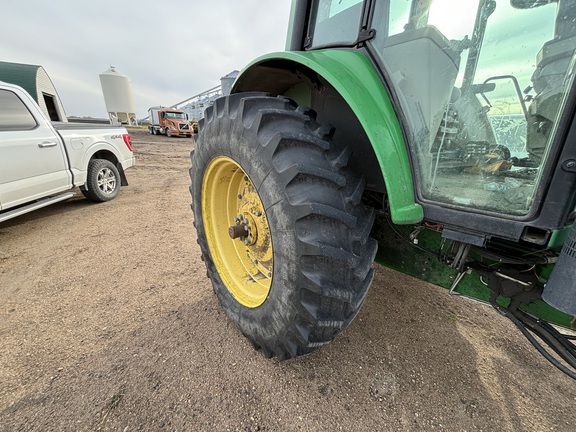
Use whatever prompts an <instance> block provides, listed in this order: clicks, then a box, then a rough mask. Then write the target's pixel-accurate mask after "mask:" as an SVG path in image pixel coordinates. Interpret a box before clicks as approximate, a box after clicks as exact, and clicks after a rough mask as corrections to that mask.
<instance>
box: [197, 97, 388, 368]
mask: <svg viewBox="0 0 576 432" xmlns="http://www.w3.org/2000/svg"><path fill="white" fill-rule="evenodd" d="M315 117H316V116H315V113H314V112H313V111H311V110H309V109H306V108H301V107H300V108H299V107H297V106H295V104H294V103H293V102H292V101H290V100H289V99H286V98H283V97H278V98H274V97H269V96H267V95H265V94H260V93H240V94H234V95H231V96H227V97H224V98H220V99H218V100H217V101H216V102H215V103H214V105H213V106H212V107H210V108H208V109H207V110H206V113H205V118H204V119H203V120H201V121H200V125H199V126H200V127H199V129H200V131H199V138H198V142H197V144H196V150H194V151H193V152H192V154H191V159H192V168H191V169H190V177H191V187H190V192H191V195H192V209H193V211H194V217H195V226H196V230H197V234H198V243H199V245H200V248H201V251H202V256H203V259H204V261H205V264H206V267H207V270H208V276H209V277H210V279H211V281H212V285H213V288H214V291H215V293H216V295H217V297H218V299H219V301H220V303H221V305H222V307H223V309H224V310H225V312H226V314H227V315H228V317H229V319H230V320H231V321H232V322H233V323H234V324H235V325H236V326H237V327H238V328H239V329H240V331H241V332H242V333H243V334H244V335H245V336H246V337H247V338H248V339H249V340H250V341H251V342H252V344H253V345H254V347H255V348H256V349H259V348H260V349H262V351H263V352H264V353H265V355H266V356H267V357H272V356H273V355H277V356H278V357H279V358H280V359H287V358H291V357H295V356H299V355H303V354H307V353H310V352H312V351H314V350H315V349H317V348H318V347H320V346H322V345H324V344H326V343H328V342H330V341H331V340H332V339H334V337H335V336H336V335H337V334H338V333H340V332H341V331H342V330H344V329H345V328H346V327H347V326H348V324H350V322H351V321H352V319H353V318H354V317H355V316H356V314H357V312H358V310H359V309H360V306H361V304H362V302H363V301H364V298H365V296H366V293H367V291H368V288H369V286H370V283H371V281H372V277H373V270H372V262H373V260H374V257H375V255H376V250H377V242H376V241H375V240H373V239H371V238H370V237H369V234H370V230H371V228H372V225H373V222H374V210H373V209H372V208H371V207H368V206H365V205H364V204H362V203H361V197H362V193H363V190H364V180H363V179H362V178H359V177H357V176H355V175H353V174H352V173H351V172H350V171H349V170H348V169H347V168H346V165H347V161H348V159H349V157H350V154H351V152H350V150H349V149H347V148H345V149H338V150H336V149H334V148H332V145H331V137H332V134H333V132H334V129H333V128H332V127H331V126H326V125H324V126H321V125H319V124H318V123H317V122H316V121H315Z"/></svg>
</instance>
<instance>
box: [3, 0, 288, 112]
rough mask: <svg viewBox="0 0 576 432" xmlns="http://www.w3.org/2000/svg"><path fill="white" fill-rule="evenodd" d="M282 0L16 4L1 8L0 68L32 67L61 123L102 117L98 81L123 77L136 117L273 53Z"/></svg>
mask: <svg viewBox="0 0 576 432" xmlns="http://www.w3.org/2000/svg"><path fill="white" fill-rule="evenodd" d="M290 4H291V0H181V1H177V0H162V1H160V0H159V1H149V0H146V1H124V2H122V1H111V0H98V1H94V0H50V1H47V0H17V1H10V2H4V4H3V5H2V12H1V15H2V23H1V24H0V61H6V62H13V63H26V64H35V65H40V66H42V67H43V68H44V69H45V70H46V72H47V73H48V75H49V76H50V78H51V79H52V82H53V84H54V86H55V87H56V90H57V91H58V94H59V96H60V98H61V100H62V103H63V105H64V109H65V111H66V115H68V116H79V117H83V116H90V117H102V118H107V117H108V115H107V111H106V106H105V104H104V96H103V95H102V88H101V86H100V79H99V74H100V73H102V72H105V71H106V70H108V68H109V67H110V66H114V67H115V68H116V71H118V72H120V73H122V74H124V75H126V76H128V77H129V78H130V80H131V83H132V92H133V96H134V103H135V107H136V116H137V117H138V118H142V117H145V116H146V115H147V112H148V108H149V107H151V106H156V105H164V106H170V105H173V104H175V103H178V102H180V101H183V100H185V99H187V98H189V97H192V96H194V95H196V94H198V93H201V92H203V91H205V90H208V89H210V88H212V87H215V86H217V85H219V84H220V78H221V77H222V76H225V75H227V74H228V73H230V72H232V71H233V70H241V69H242V68H243V67H244V66H246V65H247V64H248V63H249V62H251V61H252V60H253V59H255V58H257V57H259V56H260V55H263V54H266V53H270V52H275V51H283V50H284V47H285V41H286V33H287V29H288V20H289V14H290Z"/></svg>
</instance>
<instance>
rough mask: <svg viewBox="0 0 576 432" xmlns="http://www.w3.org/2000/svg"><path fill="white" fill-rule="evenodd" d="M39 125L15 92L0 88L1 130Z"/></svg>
mask: <svg viewBox="0 0 576 432" xmlns="http://www.w3.org/2000/svg"><path fill="white" fill-rule="evenodd" d="M37 125H38V124H37V123H36V120H35V119H34V116H33V115H32V114H31V113H30V111H28V108H26V105H25V104H24V102H22V100H20V98H19V97H18V96H17V95H16V94H15V93H12V92H11V91H8V90H0V132H1V131H15V130H30V129H34V128H35V127H36V126H37Z"/></svg>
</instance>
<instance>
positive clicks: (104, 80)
mask: <svg viewBox="0 0 576 432" xmlns="http://www.w3.org/2000/svg"><path fill="white" fill-rule="evenodd" d="M100 84H101V85H102V93H103V94H104V102H105V103H106V110H107V111H108V116H109V117H110V123H112V124H119V123H122V124H128V125H130V126H136V110H135V109H134V98H133V96H132V86H131V84H130V78H128V77H127V76H126V75H124V74H121V73H120V72H118V71H117V70H116V69H115V68H114V66H110V69H108V70H107V71H105V72H102V73H101V74H100Z"/></svg>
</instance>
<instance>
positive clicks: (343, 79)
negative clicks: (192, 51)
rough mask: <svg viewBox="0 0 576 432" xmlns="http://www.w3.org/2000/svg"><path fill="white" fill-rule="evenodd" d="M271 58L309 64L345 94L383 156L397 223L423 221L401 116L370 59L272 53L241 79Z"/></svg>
mask: <svg viewBox="0 0 576 432" xmlns="http://www.w3.org/2000/svg"><path fill="white" fill-rule="evenodd" d="M270 60H288V61H292V62H295V63H298V64H301V65H303V66H306V67H308V68H310V69H312V70H313V71H314V72H316V73H317V74H318V75H320V76H322V77H323V78H324V79H325V80H326V81H328V82H329V83H330V84H331V85H332V86H333V87H334V88H335V89H336V90H337V91H338V92H339V93H340V94H341V95H342V97H343V98H344V100H345V101H346V102H347V103H348V105H349V106H350V108H351V109H352V111H353V112H354V113H355V114H356V116H357V117H358V120H359V121H360V123H361V125H362V127H363V128H364V130H365V132H366V135H367V136H368V138H369V139H370V142H371V143H372V147H373V148H374V153H375V154H376V157H377V158H378V162H379V164H380V169H381V170H382V176H383V178H384V182H385V183H386V190H387V193H388V200H389V202H390V210H391V215H392V221H393V222H394V223H396V224H413V223H416V222H420V221H421V220H422V219H423V217H424V212H423V209H422V206H421V205H420V204H417V203H416V202H415V200H414V184H413V182H412V175H411V168H410V161H409V158H408V151H407V148H406V144H405V141H404V137H403V134H402V130H401V129H400V124H399V122H398V117H397V116H396V113H395V111H394V108H393V106H392V103H391V102H390V98H389V97H388V94H387V93H386V90H385V88H384V85H383V84H382V81H381V79H380V77H379V76H378V74H377V72H376V71H375V70H374V66H373V65H372V64H371V63H370V60H369V59H368V58H367V57H366V56H365V55H364V54H362V53H360V52H358V51H344V50H318V51H310V52H294V51H285V52H279V53H272V54H267V55H265V56H263V57H259V58H258V59H256V60H254V61H253V62H252V63H250V64H249V65H248V66H247V67H246V68H245V69H244V70H243V71H242V72H241V74H240V76H239V77H238V80H237V81H236V83H238V82H239V81H240V80H241V79H242V77H243V76H246V75H249V74H250V73H251V70H252V69H253V68H254V67H257V66H258V65H259V64H261V63H264V62H267V61H270ZM233 91H234V89H233Z"/></svg>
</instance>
